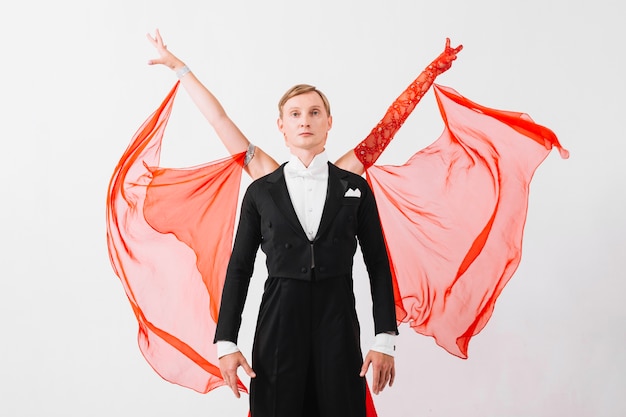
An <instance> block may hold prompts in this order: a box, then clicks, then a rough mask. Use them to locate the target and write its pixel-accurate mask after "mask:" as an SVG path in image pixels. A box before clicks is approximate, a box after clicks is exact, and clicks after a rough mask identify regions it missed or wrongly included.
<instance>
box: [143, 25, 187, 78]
mask: <svg viewBox="0 0 626 417" xmlns="http://www.w3.org/2000/svg"><path fill="white" fill-rule="evenodd" d="M146 36H147V38H148V40H149V41H150V43H151V44H152V46H154V48H155V49H156V50H157V52H158V53H159V58H155V59H151V60H149V61H148V65H156V64H161V65H165V66H166V67H168V68H170V69H172V70H174V71H177V70H179V69H180V68H182V67H184V66H185V63H184V62H183V61H181V60H180V59H178V58H176V56H174V54H172V53H171V52H170V51H169V50H168V49H167V45H165V43H163V38H161V33H159V29H157V30H156V31H155V33H154V37H152V36H151V35H150V34H149V33H148V34H146Z"/></svg>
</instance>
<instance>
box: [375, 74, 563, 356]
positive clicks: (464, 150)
mask: <svg viewBox="0 0 626 417" xmlns="http://www.w3.org/2000/svg"><path fill="white" fill-rule="evenodd" d="M434 90H435V96H436V98H437V102H438V104H439V109H440V111H441V115H442V117H443V120H444V123H445V129H444V132H443V134H442V135H441V136H440V137H439V139H438V140H437V141H436V142H434V143H433V144H432V145H430V146H428V147H427V148H425V149H423V150H421V151H419V152H417V153H416V154H415V155H413V156H412V157H411V158H410V159H409V161H408V162H407V163H406V164H404V165H402V166H372V167H370V168H369V169H368V170H367V171H366V175H367V179H368V182H369V184H370V186H371V187H372V189H373V191H374V195H375V196H376V203H377V205H378V209H379V212H380V218H381V223H382V226H383V231H384V234H385V241H386V243H387V249H388V252H389V256H390V260H391V263H392V273H393V276H394V280H395V282H394V285H395V288H396V306H397V315H398V320H399V321H402V322H408V323H409V324H410V326H411V327H412V328H413V329H414V330H415V331H417V332H418V333H421V334H424V335H428V336H432V337H434V339H435V341H436V342H437V344H439V345H440V346H441V347H443V348H444V349H446V350H447V351H448V352H450V353H451V354H453V355H456V356H459V357H461V358H467V347H468V344H469V341H470V339H471V337H472V336H474V335H476V334H477V333H478V332H480V330H482V329H483V327H484V326H485V324H487V321H488V320H489V318H490V317H491V313H492V311H493V308H494V304H495V302H496V299H497V297H498V295H499V294H500V292H501V291H502V289H503V288H504V286H505V285H506V283H507V282H508V281H509V279H510V278H511V276H512V275H513V273H514V272H515V270H516V269H517V266H518V265H519V262H520V258H521V247H522V235H523V230H524V223H525V221H526V212H527V207H528V193H529V184H530V181H531V179H532V176H533V174H534V172H535V170H536V168H537V167H538V166H539V164H541V162H542V161H543V160H544V159H545V158H546V157H547V155H548V153H549V152H550V150H551V149H552V147H553V146H556V147H557V148H558V149H559V151H560V153H561V156H562V157H563V158H567V157H568V156H569V155H568V152H567V151H566V150H565V149H563V148H562V147H561V145H560V144H559V142H558V140H557V137H556V135H555V134H554V133H553V132H552V131H551V130H549V129H547V128H545V127H543V126H541V125H538V124H536V123H534V122H533V121H532V120H531V118H530V117H529V116H528V115H526V114H523V113H516V112H508V111H502V110H494V109H490V108H487V107H484V106H481V105H479V104H476V103H474V102H472V101H470V100H468V99H466V98H465V97H463V96H461V95H460V94H458V93H457V92H456V91H454V90H453V89H451V88H447V87H443V86H439V85H435V87H434Z"/></svg>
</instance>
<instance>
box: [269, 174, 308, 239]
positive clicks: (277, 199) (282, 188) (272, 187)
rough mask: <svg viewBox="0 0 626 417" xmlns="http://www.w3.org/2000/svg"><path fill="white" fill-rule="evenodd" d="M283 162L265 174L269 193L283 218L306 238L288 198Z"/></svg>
mask: <svg viewBox="0 0 626 417" xmlns="http://www.w3.org/2000/svg"><path fill="white" fill-rule="evenodd" d="M284 167H285V164H283V165H281V166H280V167H279V168H278V169H277V170H275V171H274V172H272V173H271V174H269V175H268V176H267V179H266V181H267V182H268V183H269V187H268V190H269V194H270V196H271V197H272V200H274V204H276V207H278V209H279V210H280V212H281V213H282V214H283V216H284V218H285V219H286V220H287V223H289V226H291V227H292V228H293V229H294V230H295V231H296V232H298V233H301V234H302V235H303V236H304V237H305V238H306V239H307V240H308V238H307V237H306V233H305V232H304V229H302V225H301V224H300V220H298V215H297V214H296V211H295V210H294V208H293V204H292V203H291V199H290V198H289V191H288V190H287V183H286V182H285V174H284V172H283V170H284Z"/></svg>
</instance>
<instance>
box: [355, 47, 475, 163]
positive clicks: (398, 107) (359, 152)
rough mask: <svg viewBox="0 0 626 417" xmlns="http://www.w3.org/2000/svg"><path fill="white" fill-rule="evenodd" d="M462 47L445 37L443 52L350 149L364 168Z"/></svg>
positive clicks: (371, 161) (391, 136) (382, 147)
mask: <svg viewBox="0 0 626 417" xmlns="http://www.w3.org/2000/svg"><path fill="white" fill-rule="evenodd" d="M461 49H463V45H459V46H457V47H456V48H452V47H451V46H450V39H449V38H446V47H445V49H444V51H443V52H442V53H441V54H440V55H439V56H438V57H437V58H436V59H435V60H434V61H433V62H431V63H430V64H429V65H428V66H427V67H426V68H425V69H424V71H422V73H421V74H420V75H419V76H418V77H417V78H416V79H415V80H414V81H413V82H412V83H411V84H410V85H409V86H408V87H407V89H406V90H404V91H403V92H402V94H400V96H398V98H396V100H395V101H394V102H393V103H392V104H391V106H389V108H388V109H387V113H385V116H383V118H382V120H381V121H380V122H378V124H377V125H376V126H375V127H374V129H372V131H371V132H370V134H369V135H368V136H367V137H366V138H365V139H364V140H363V141H362V142H361V143H359V144H358V145H357V146H356V147H355V148H354V153H355V155H356V157H357V159H358V160H359V161H361V163H362V164H363V166H364V167H365V169H367V168H369V167H370V166H372V165H373V164H374V162H376V160H377V159H378V157H379V156H380V154H381V153H383V151H384V150H385V148H386V147H387V145H388V144H389V142H391V139H393V137H394V136H395V134H396V132H397V131H398V129H400V127H401V126H402V124H403V123H404V121H405V120H406V119H407V118H408V117H409V115H410V114H411V112H412V111H413V109H415V106H416V105H417V103H419V101H420V100H421V99H422V97H423V96H424V94H426V92H427V91H428V89H429V88H430V86H431V85H432V84H433V82H434V81H435V78H437V76H438V75H440V74H442V73H444V72H446V71H447V70H449V69H450V67H451V66H452V61H454V60H455V59H456V55H457V54H458V53H459V52H460V51H461Z"/></svg>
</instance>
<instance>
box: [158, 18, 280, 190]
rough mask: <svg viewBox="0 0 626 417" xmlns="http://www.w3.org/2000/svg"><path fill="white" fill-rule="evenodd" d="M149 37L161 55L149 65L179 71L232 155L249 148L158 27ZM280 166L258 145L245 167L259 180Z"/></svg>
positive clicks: (235, 126) (186, 85)
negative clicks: (173, 50)
mask: <svg viewBox="0 0 626 417" xmlns="http://www.w3.org/2000/svg"><path fill="white" fill-rule="evenodd" d="M147 37H148V40H149V41H150V43H151V44H152V45H153V46H154V47H155V49H156V50H157V52H158V54H159V57H158V58H155V59H151V60H150V61H148V64H149V65H157V64H160V65H165V66H166V67H168V68H170V69H171V70H172V71H175V72H176V75H177V76H178V77H179V79H180V82H181V84H182V85H183V87H184V88H185V90H186V91H187V93H188V94H189V96H190V97H191V99H192V100H193V102H194V103H195V105H196V106H197V107H198V109H199V110H200V112H201V113H202V115H203V116H204V117H205V118H206V119H207V121H208V122H209V124H210V125H211V126H212V127H213V129H214V130H215V133H216V134H217V136H218V138H219V139H220V140H221V141H222V143H223V144H224V146H225V147H226V149H227V150H228V152H229V153H230V154H231V155H235V154H238V153H240V152H245V151H247V150H248V148H249V146H250V141H249V140H248V138H246V137H245V135H244V134H243V133H242V132H241V130H239V128H238V127H237V125H235V123H234V122H233V121H232V120H231V119H230V117H228V115H227V114H226V111H225V110H224V108H223V107H222V105H221V104H220V102H219V101H218V100H217V98H216V97H215V96H214V95H213V94H212V93H211V92H210V91H209V90H208V89H207V88H206V87H205V86H204V85H203V84H202V83H201V82H200V80H198V78H196V76H195V75H194V74H193V72H191V71H190V70H189V68H188V67H187V66H186V65H185V63H184V62H183V61H182V60H180V59H179V58H177V57H176V56H175V55H174V54H172V53H171V52H170V51H169V50H168V49H167V46H166V45H165V43H164V42H163V39H162V37H161V34H160V33H159V30H158V29H157V30H156V32H155V35H154V37H153V36H152V35H150V34H147ZM277 167H278V163H277V162H276V161H275V160H274V159H273V158H272V157H271V156H269V155H268V154H266V153H265V152H263V150H262V149H260V148H258V147H256V149H254V157H253V158H252V159H251V160H250V161H249V163H248V164H247V165H246V166H245V167H244V169H245V171H246V172H247V173H248V174H249V175H250V176H251V177H252V178H253V179H256V178H259V177H261V176H263V175H265V174H268V173H270V172H272V171H274V170H275V169H276V168H277Z"/></svg>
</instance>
